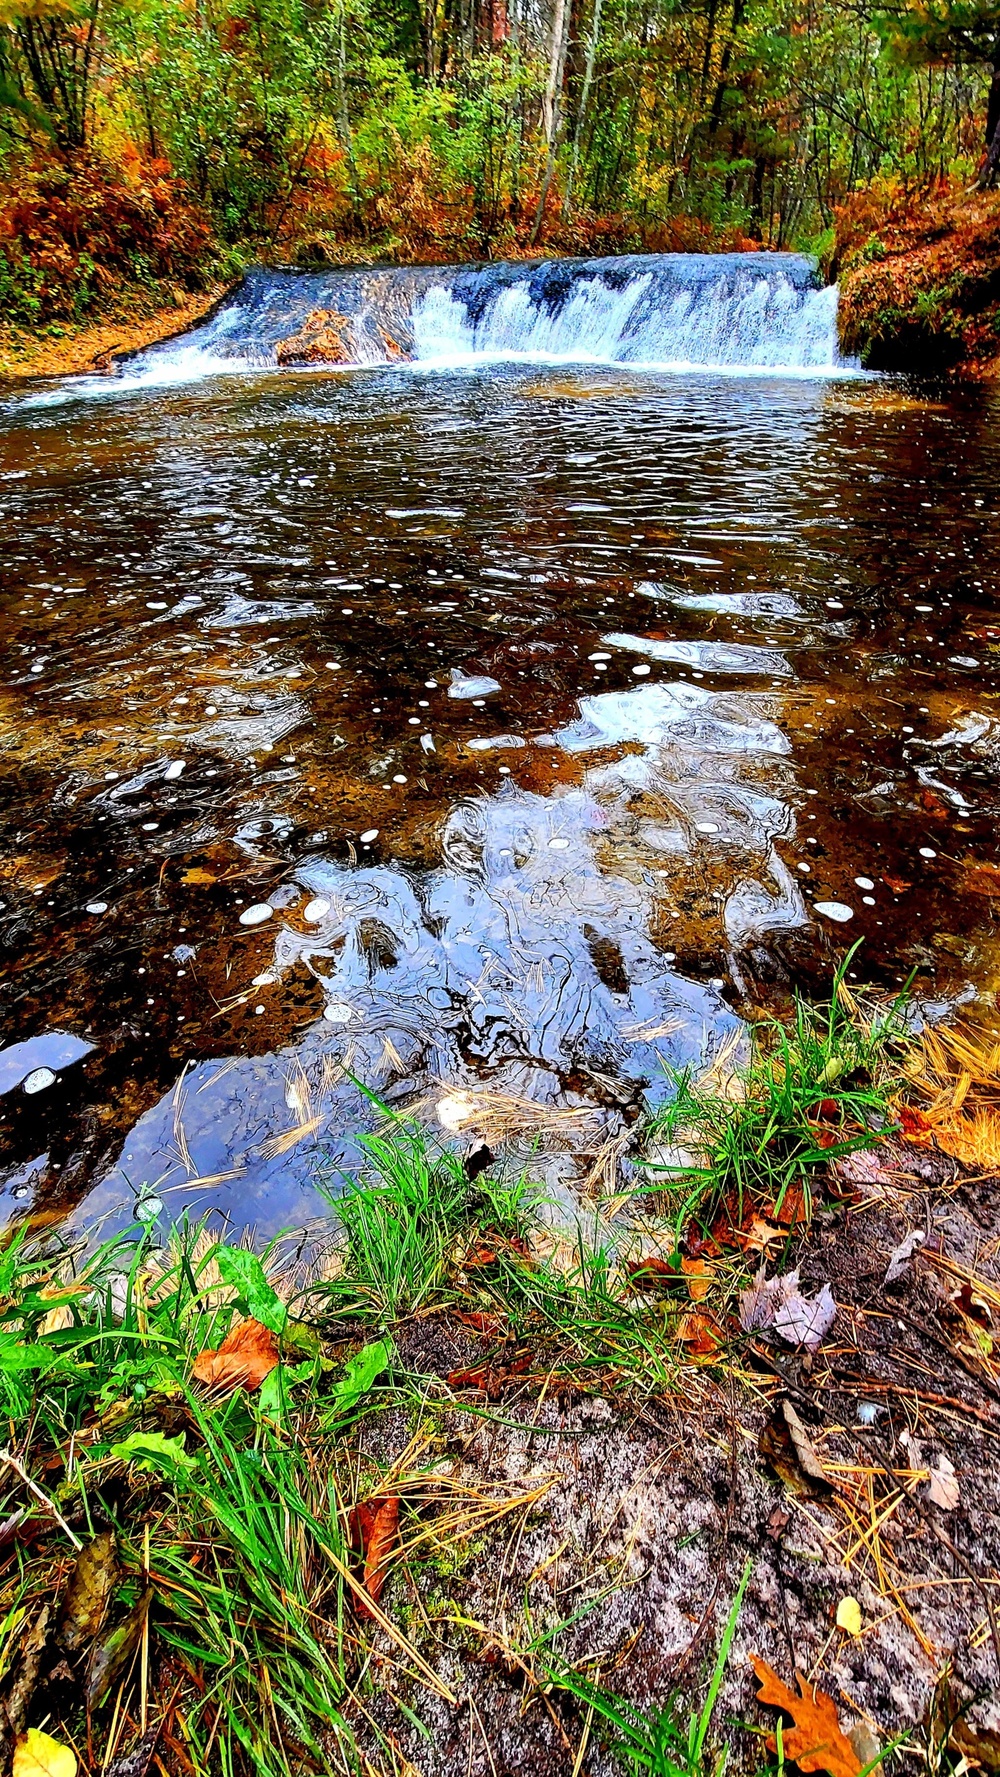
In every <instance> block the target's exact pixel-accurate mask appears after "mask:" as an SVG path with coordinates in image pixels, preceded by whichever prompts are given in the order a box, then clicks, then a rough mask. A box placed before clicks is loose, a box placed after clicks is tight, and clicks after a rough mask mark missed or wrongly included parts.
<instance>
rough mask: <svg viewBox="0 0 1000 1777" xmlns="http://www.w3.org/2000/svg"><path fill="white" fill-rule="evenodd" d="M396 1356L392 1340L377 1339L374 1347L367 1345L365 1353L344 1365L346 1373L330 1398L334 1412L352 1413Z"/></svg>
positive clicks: (358, 1354) (357, 1355) (358, 1353)
mask: <svg viewBox="0 0 1000 1777" xmlns="http://www.w3.org/2000/svg"><path fill="white" fill-rule="evenodd" d="M395 1355H396V1347H395V1346H394V1344H393V1343H392V1340H391V1339H376V1341H375V1343H374V1345H366V1346H365V1348H364V1350H363V1351H359V1352H357V1353H356V1355H355V1356H354V1357H352V1358H351V1359H350V1360H349V1361H348V1363H346V1364H345V1365H344V1373H343V1375H342V1376H341V1377H340V1380H339V1381H338V1383H337V1385H336V1387H335V1388H334V1390H333V1393H332V1395H331V1397H330V1405H331V1406H332V1407H333V1408H334V1411H335V1412H338V1413H343V1414H347V1413H352V1412H353V1411H354V1408H355V1407H356V1406H357V1404H358V1402H359V1401H360V1400H362V1399H363V1398H364V1396H365V1395H366V1394H367V1393H368V1390H369V1389H370V1388H371V1387H372V1386H373V1384H374V1383H375V1382H376V1381H377V1380H378V1378H379V1377H380V1376H381V1374H382V1371H383V1370H385V1369H387V1368H388V1366H389V1364H391V1362H392V1360H393V1358H394V1357H395Z"/></svg>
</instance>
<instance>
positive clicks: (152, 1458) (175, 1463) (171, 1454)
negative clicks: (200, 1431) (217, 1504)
mask: <svg viewBox="0 0 1000 1777" xmlns="http://www.w3.org/2000/svg"><path fill="white" fill-rule="evenodd" d="M109 1454H110V1455H111V1456H114V1457H117V1459H118V1461H119V1462H134V1463H135V1464H136V1467H137V1468H141V1469H146V1470H147V1471H148V1472H149V1473H150V1474H154V1475H166V1476H167V1478H168V1480H171V1481H173V1480H176V1479H177V1477H178V1476H179V1475H184V1474H190V1473H191V1472H192V1470H194V1469H197V1467H198V1464H197V1461H196V1460H195V1458H194V1457H193V1456H189V1455H188V1453H187V1451H186V1450H185V1448H184V1433H183V1432H178V1434H177V1436H176V1437H175V1438H168V1437H167V1436H166V1435H165V1434H164V1433H163V1432H162V1431H148V1432H145V1431H134V1432H133V1433H132V1434H131V1436H130V1437H127V1438H124V1439H123V1440H122V1442H121V1443H120V1444H112V1446H111V1450H110V1452H109Z"/></svg>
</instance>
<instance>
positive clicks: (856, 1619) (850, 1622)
mask: <svg viewBox="0 0 1000 1777" xmlns="http://www.w3.org/2000/svg"><path fill="white" fill-rule="evenodd" d="M837 1628H838V1629H843V1630H844V1632H845V1634H847V1635H860V1634H861V1606H860V1604H859V1603H858V1601H857V1599H856V1598H842V1599H841V1600H840V1603H839V1604H838V1606H837Z"/></svg>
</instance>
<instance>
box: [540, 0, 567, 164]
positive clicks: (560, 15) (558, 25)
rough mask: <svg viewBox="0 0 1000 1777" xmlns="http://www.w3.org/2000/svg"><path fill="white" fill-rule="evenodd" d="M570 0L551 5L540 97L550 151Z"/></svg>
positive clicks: (559, 102)
mask: <svg viewBox="0 0 1000 1777" xmlns="http://www.w3.org/2000/svg"><path fill="white" fill-rule="evenodd" d="M569 13H570V0H554V4H553V7H552V43H551V47H550V50H549V77H548V80H547V81H546V83H545V96H544V98H543V99H542V125H543V127H544V130H545V140H546V142H547V143H548V145H549V152H550V153H551V151H552V148H553V145H554V143H555V139H556V136H557V135H558V133H559V116H560V112H561V110H562V87H563V72H564V69H565V67H566V46H567V44H568V42H569Z"/></svg>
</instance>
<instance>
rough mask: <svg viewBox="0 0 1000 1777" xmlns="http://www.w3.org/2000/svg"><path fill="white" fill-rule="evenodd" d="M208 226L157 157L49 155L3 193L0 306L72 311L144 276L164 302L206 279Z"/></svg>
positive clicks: (18, 316)
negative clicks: (113, 160)
mask: <svg viewBox="0 0 1000 1777" xmlns="http://www.w3.org/2000/svg"><path fill="white" fill-rule="evenodd" d="M211 243H212V226H211V223H210V221H209V219H208V217H207V216H206V215H205V213H204V211H203V210H201V209H200V208H199V206H198V205H196V204H194V203H193V202H192V201H191V199H190V197H189V196H188V194H187V193H186V192H185V191H184V190H183V188H182V187H181V186H180V185H179V184H178V182H177V181H176V180H175V179H173V178H171V176H170V172H169V168H168V167H167V165H166V163H165V162H163V161H148V162H145V163H142V162H139V161H138V159H137V158H135V157H129V159H128V160H127V161H126V163H125V164H123V165H121V166H119V167H117V168H112V167H111V166H110V165H109V164H108V163H107V162H106V161H105V160H102V159H99V158H98V157H96V156H84V157H79V158H76V159H74V160H73V161H72V162H62V161H57V160H54V159H52V158H45V159H42V160H40V161H38V162H35V163H34V164H32V165H31V166H30V167H27V168H25V169H24V170H23V172H22V173H21V175H20V176H19V178H18V179H17V180H16V181H13V182H12V183H11V184H9V185H8V186H7V187H6V189H4V190H2V191H0V306H2V307H3V308H4V309H5V311H6V318H9V319H11V320H14V321H20V322H22V323H25V322H26V323H31V322H34V321H38V320H41V319H48V318H49V317H66V318H69V319H78V318H80V317H81V316H83V315H85V314H87V313H88V312H89V311H90V310H92V309H95V308H102V307H107V306H108V305H109V303H110V302H111V300H112V299H113V298H114V297H115V296H116V295H118V294H120V293H121V292H123V291H124V290H126V289H129V288H131V287H133V286H134V285H135V284H136V283H137V282H139V281H143V282H145V283H146V284H147V285H149V284H152V285H154V286H155V285H159V286H160V290H159V291H158V294H159V296H160V299H161V301H162V300H164V299H165V300H169V299H170V296H171V294H172V292H171V291H169V290H167V289H165V288H163V286H165V285H173V286H175V287H176V288H177V289H179V290H182V291H183V290H193V289H197V288H199V286H200V285H201V284H202V283H203V282H204V278H205V272H206V267H207V265H208V263H209V260H210V248H211Z"/></svg>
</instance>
